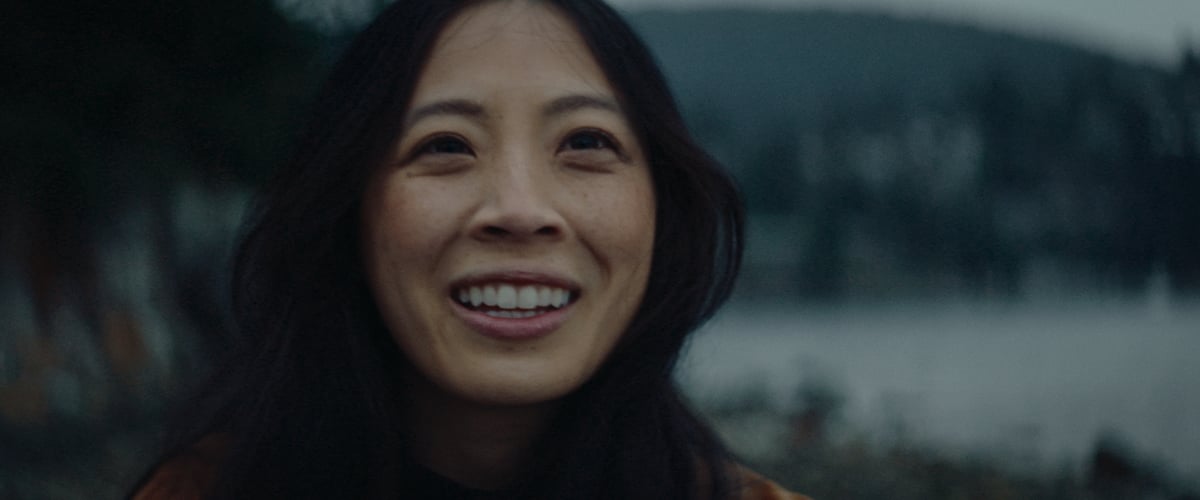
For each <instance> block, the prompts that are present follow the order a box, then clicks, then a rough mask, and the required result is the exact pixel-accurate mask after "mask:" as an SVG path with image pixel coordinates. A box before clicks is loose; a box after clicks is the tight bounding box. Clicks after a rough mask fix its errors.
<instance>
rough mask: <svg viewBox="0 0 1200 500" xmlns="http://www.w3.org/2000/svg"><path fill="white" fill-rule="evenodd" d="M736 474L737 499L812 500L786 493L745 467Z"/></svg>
mask: <svg viewBox="0 0 1200 500" xmlns="http://www.w3.org/2000/svg"><path fill="white" fill-rule="evenodd" d="M737 473H738V477H739V478H740V487H741V488H740V491H739V493H740V495H739V496H738V497H737V498H739V499H740V500H812V499H811V498H809V497H806V496H804V495H801V494H799V493H793V492H791V491H788V490H786V489H784V488H783V487H782V486H780V485H778V484H775V482H774V481H771V480H770V479H767V478H765V477H762V476H761V475H759V474H758V473H756V472H754V471H752V470H750V469H747V468H745V467H739V468H738V470H737Z"/></svg>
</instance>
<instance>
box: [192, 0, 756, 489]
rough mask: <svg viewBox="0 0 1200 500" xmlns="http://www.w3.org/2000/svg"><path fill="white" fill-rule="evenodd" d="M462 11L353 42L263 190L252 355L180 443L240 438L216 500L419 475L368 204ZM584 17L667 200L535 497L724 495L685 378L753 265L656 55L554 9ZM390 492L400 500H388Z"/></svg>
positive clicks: (441, 5) (433, 0) (255, 240)
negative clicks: (367, 231)
mask: <svg viewBox="0 0 1200 500" xmlns="http://www.w3.org/2000/svg"><path fill="white" fill-rule="evenodd" d="M476 3H478V2H472V1H462V0H458V1H455V0H397V1H396V2H395V3H393V4H392V5H391V6H390V7H389V8H388V9H387V10H385V11H384V12H383V13H382V14H381V15H380V16H378V17H377V18H376V19H375V21H374V22H373V23H372V24H371V25H370V26H368V27H367V28H366V29H365V30H364V31H363V32H362V33H360V34H359V35H358V36H357V37H356V38H355V39H354V40H353V41H352V42H351V44H350V45H349V47H348V48H347V49H346V51H345V52H344V54H343V55H342V57H341V59H340V60H339V62H338V63H337V64H336V65H335V66H334V68H333V70H332V72H331V74H330V76H329V78H328V80H327V82H326V84H325V86H324V87H323V89H322V91H321V92H320V94H319V96H318V99H317V102H316V105H315V107H314V110H313V116H312V117H311V120H310V123H309V126H308V128H307V129H306V130H305V132H304V134H303V135H302V136H301V140H300V142H299V144H298V147H297V148H296V150H295V155H294V156H293V157H292V158H291V161H290V162H288V163H286V164H285V165H284V168H283V169H282V170H280V171H279V172H278V173H277V177H276V178H275V179H274V180H273V181H272V182H270V183H269V184H268V185H267V187H266V188H265V190H264V191H263V193H262V194H261V196H260V199H259V202H258V204H257V206H256V208H255V209H254V210H253V212H252V214H251V219H250V226H249V227H250V228H251V229H250V231H249V232H248V233H247V234H246V236H245V238H244V240H243V242H242V245H241V247H240V250H239V254H238V257H237V261H236V265H235V269H234V275H235V282H234V290H235V292H234V313H235V315H236V319H237V324H238V328H239V331H240V332H241V333H242V335H241V337H240V339H241V340H240V341H239V342H240V343H239V344H238V345H236V346H232V348H231V350H230V354H229V356H228V357H227V359H225V360H224V361H222V362H221V363H220V364H219V365H218V368H217V370H218V371H219V377H218V379H217V381H216V382H215V383H214V384H212V385H211V386H210V387H211V389H210V390H208V391H207V392H205V393H204V395H203V397H202V398H201V401H200V402H199V403H197V405H198V406H197V408H208V410H207V411H199V410H197V411H196V412H195V413H194V414H193V415H192V416H191V418H190V419H189V421H190V425H188V426H185V427H183V428H182V429H181V431H180V434H179V435H180V436H181V437H180V442H181V443H188V442H191V443H194V442H195V441H196V440H198V439H200V438H202V437H203V436H211V435H214V434H221V435H228V436H229V437H230V438H231V439H232V443H231V444H230V446H229V449H228V455H227V456H226V458H225V460H223V462H222V465H221V471H220V476H219V478H218V480H217V483H216V484H215V486H214V490H213V491H212V493H213V496H216V497H238V498H242V497H286V498H293V497H323V498H330V497H368V496H373V495H376V494H379V493H381V492H382V490H380V486H379V485H380V484H381V483H380V481H378V478H379V476H381V475H383V474H385V473H389V474H390V473H392V472H394V471H396V470H397V468H401V469H402V468H403V467H406V466H410V465H406V464H405V459H404V458H403V457H404V456H405V453H404V449H405V448H404V442H403V438H402V437H401V433H400V432H399V430H398V429H396V427H395V426H396V422H397V421H398V420H399V419H398V418H397V413H398V408H399V405H401V404H403V403H402V402H401V401H399V398H398V396H397V395H398V394H402V393H403V388H402V387H398V386H397V384H398V383H399V382H398V377H396V376H395V374H396V371H397V368H396V367H397V366H400V364H402V363H405V361H404V360H403V357H402V355H401V354H400V353H399V350H398V348H397V347H396V345H395V344H394V342H393V341H392V340H391V337H390V336H389V335H388V334H387V333H386V331H385V329H384V327H383V325H382V323H381V321H380V319H379V314H378V311H377V310H376V309H375V307H376V306H375V304H374V302H373V300H372V298H371V296H370V293H369V292H368V290H367V287H366V284H365V281H364V279H363V275H362V269H361V266H360V262H359V260H360V259H359V248H358V246H359V241H360V237H359V229H360V221H359V219H360V204H361V200H362V196H363V193H364V191H365V189H366V186H367V182H368V178H369V177H370V175H371V171H372V169H373V168H375V167H376V166H378V165H381V164H382V163H383V158H384V157H385V155H386V154H387V152H388V149H389V147H390V145H391V144H392V141H393V140H394V139H395V137H397V135H398V134H399V132H400V128H401V125H402V123H401V119H402V117H403V116H404V112H405V108H406V106H407V105H408V101H409V99H410V98H411V95H412V93H413V88H414V86H415V83H416V81H417V77H418V75H419V73H420V71H421V68H422V65H423V63H424V61H425V59H426V58H427V57H428V54H429V53H430V52H431V45H432V44H433V43H434V42H435V41H436V39H437V37H438V35H439V33H440V31H441V29H442V27H443V26H444V25H445V24H446V23H447V22H448V21H449V20H450V19H451V18H453V17H454V16H455V15H456V14H457V13H458V12H460V11H462V10H463V9H464V8H465V7H467V6H470V5H473V4H476ZM542 3H544V4H548V5H552V6H554V8H557V9H559V10H560V12H562V13H564V14H565V15H567V16H568V18H570V19H571V20H572V21H573V22H574V24H575V27H576V28H577V29H578V30H579V32H580V33H581V34H582V37H583V39H584V40H585V41H586V42H587V43H588V45H589V47H590V49H591V51H592V55H593V56H594V57H595V59H596V60H597V62H598V63H599V65H600V67H601V68H602V69H603V70H604V72H605V74H606V75H607V77H608V78H609V80H610V83H611V84H612V85H613V87H614V88H615V90H616V92H617V94H618V98H619V99H620V100H621V105H622V106H623V108H624V112H625V113H626V116H628V117H629V120H630V123H631V124H632V125H633V126H634V127H635V130H636V132H637V133H638V135H639V139H640V141H641V143H642V145H643V147H644V149H645V151H646V152H647V158H648V160H649V164H650V166H651V170H652V176H653V182H654V192H655V196H656V203H657V224H656V228H657V233H656V234H655V242H654V253H653V262H652V267H651V269H652V271H651V275H650V279H649V284H648V286H647V290H646V293H645V296H644V299H643V302H642V304H641V307H640V308H639V310H638V311H637V313H636V315H635V316H634V318H633V321H632V322H631V324H630V326H629V329H628V331H627V332H626V334H625V336H624V337H623V338H622V341H621V342H620V343H619V345H618V346H617V347H616V348H615V350H614V352H613V353H612V354H611V356H610V358H609V359H608V360H607V361H606V363H605V364H604V366H602V367H601V368H600V370H599V371H598V372H597V373H596V374H595V375H594V376H593V377H592V378H591V379H590V380H589V381H588V382H587V383H586V384H584V386H583V387H581V388H580V389H579V390H577V391H576V392H575V393H573V394H572V395H570V396H569V397H568V398H567V400H566V401H565V402H564V405H563V406H564V410H563V411H562V412H560V414H559V417H558V418H557V420H556V421H555V422H554V423H553V425H552V426H551V429H550V430H549V431H548V432H547V434H546V435H545V436H543V438H542V439H543V440H544V442H545V443H546V445H547V447H548V449H549V450H550V451H549V452H548V454H547V455H546V456H545V457H542V459H543V460H545V461H546V463H547V464H554V467H533V468H531V469H532V470H534V471H535V472H533V476H531V477H526V478H522V479H521V480H520V481H518V483H517V484H518V486H517V488H518V491H517V493H518V494H519V496H524V497H530V498H653V499H662V498H697V497H699V498H713V499H716V498H721V497H723V496H725V495H726V494H727V492H728V490H729V483H730V481H729V480H728V479H727V474H726V470H727V467H728V465H729V463H728V462H729V457H728V456H727V455H726V452H725V451H724V448H723V447H722V446H721V445H720V443H719V442H718V441H717V439H715V437H714V436H713V434H712V432H711V431H710V430H709V429H708V428H707V427H706V426H705V425H704V424H703V423H701V422H700V421H699V420H698V419H697V418H696V417H695V416H694V415H693V414H692V412H691V411H690V410H689V409H688V407H687V406H686V404H685V403H684V402H683V401H682V399H681V397H680V395H679V393H678V391H677V389H676V387H675V385H674V383H673V381H672V378H671V373H672V370H673V368H674V365H675V362H676V359H677V358H678V355H679V352H680V350H681V349H682V347H683V345H684V342H685V341H686V339H687V337H688V335H689V334H690V333H691V332H692V331H693V330H695V329H696V328H697V327H698V326H699V325H700V324H701V323H703V322H704V321H705V320H706V319H708V318H709V317H710V316H711V315H712V314H713V313H714V312H715V310H716V309H717V307H718V306H719V305H720V304H721V303H723V302H724V301H725V299H726V298H728V296H729V294H730V292H731V289H732V287H733V281H734V278H735V276H736V274H737V270H738V266H739V263H740V260H741V253H742V243H743V241H742V234H743V212H742V208H741V207H742V205H741V200H740V198H739V196H738V194H737V191H736V189H735V188H734V186H733V183H732V182H731V180H730V179H729V178H728V177H727V175H726V174H725V173H724V172H723V171H722V169H721V168H720V167H719V165H718V164H717V163H716V162H714V161H713V160H712V159H711V158H710V157H709V156H708V155H707V154H706V153H705V152H704V151H703V150H702V149H701V148H700V147H698V146H697V145H696V144H695V143H694V141H693V140H692V138H691V136H690V135H689V134H688V132H687V130H686V127H685V125H684V122H683V120H682V118H681V116H680V114H679V111H678V109H677V108H676V105H675V101H674V99H673V97H672V95H671V92H670V90H669V89H668V87H667V84H666V81H665V78H664V77H663V75H662V74H661V72H660V71H659V69H658V67H657V65H656V64H655V63H654V60H653V58H652V57H651V55H650V53H649V51H648V50H647V49H646V47H645V46H644V44H643V43H642V42H641V41H640V40H639V39H638V37H637V36H636V35H635V34H634V32H633V31H632V29H630V27H629V26H628V25H627V24H626V23H625V22H624V21H623V20H622V19H621V18H620V16H619V15H618V14H617V13H616V12H615V11H613V10H612V9H611V8H610V7H608V6H607V5H605V4H604V3H603V2H601V1H600V0H544V1H543V2H542ZM393 493H394V492H393Z"/></svg>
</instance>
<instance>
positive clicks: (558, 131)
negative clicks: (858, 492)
mask: <svg viewBox="0 0 1200 500" xmlns="http://www.w3.org/2000/svg"><path fill="white" fill-rule="evenodd" d="M741 234H742V213H741V208H740V200H739V199H738V197H737V194H736V191H735V190H734V189H733V187H732V184H731V183H730V181H729V179H728V178H727V177H726V176H725V174H723V173H722V172H721V170H720V168H719V167H718V166H717V165H716V164H715V163H714V162H713V161H712V160H710V159H709V158H708V156H707V155H705V154H704V153H703V151H702V150H701V149H699V148H698V147H696V146H695V145H694V144H693V143H692V141H691V139H690V137H689V136H688V134H687V132H686V130H685V129H684V127H683V124H682V120H681V119H680V117H679V114H678V112H677V110H676V109H675V106H674V103H673V101H672V99H671V96H670V93H669V92H668V91H667V88H666V86H665V83H664V82H663V79H662V76H661V74H660V73H659V72H658V70H657V68H656V67H655V66H654V64H653V61H652V60H651V58H650V57H649V55H648V53H647V51H646V49H645V48H644V47H643V46H642V45H641V43H640V42H639V41H638V40H637V38H636V37H635V36H634V35H633V34H632V32H631V31H630V30H629V28H628V27H627V26H626V25H625V24H624V22H623V21H621V20H620V18H619V17H617V16H616V14H615V13H614V12H613V11H612V10H611V9H609V8H608V7H607V6H605V5H603V4H602V3H600V2H598V1H587V0H583V1H566V0H564V1H544V2H537V1H520V0H518V1H490V2H451V1H445V2H436V1H434V2H431V1H398V2H396V3H395V4H393V5H392V6H391V7H390V8H389V9H388V10H387V11H385V12H384V13H383V14H382V15H381V16H380V17H379V18H378V19H377V20H376V21H375V22H374V23H373V24H372V25H371V26H370V27H368V28H367V30H366V31H365V32H364V33H362V34H361V35H359V37H358V38H357V39H356V40H355V42H354V43H353V44H352V45H351V47H350V48H349V49H348V50H347V52H346V53H345V54H344V55H343V57H342V60H341V61H340V62H339V64H338V65H337V67H336V68H335V70H334V72H333V74H332V75H331V77H330V80H329V82H328V83H327V85H326V87H325V89H324V91H323V93H322V94H321V96H320V98H319V101H318V107H317V109H316V116H315V117H314V119H313V121H312V125H311V126H310V128H309V130H308V131H307V133H306V135H305V137H304V140H303V141H302V142H301V144H300V147H299V149H298V153H297V155H296V156H295V158H294V160H293V161H292V162H291V163H289V164H288V165H286V166H285V168H284V169H283V170H282V171H281V172H280V173H279V177H278V178H277V179H276V180H275V181H274V182H273V183H272V184H271V185H270V186H268V189H267V191H266V192H265V193H264V194H263V198H262V202H261V204H260V209H259V210H258V212H257V213H256V214H255V218H254V220H253V230H252V231H251V232H250V233H249V234H248V236H247V238H246V239H245V241H244V243H243V246H242V248H241V253H240V255H239V260H238V263H237V268H236V275H237V287H238V288H237V290H236V296H235V303H236V306H237V310H236V312H237V315H238V320H239V327H240V328H241V330H242V331H243V332H244V334H245V335H246V337H245V342H244V343H243V345H241V346H238V347H239V348H240V349H238V350H235V351H234V352H233V354H232V355H231V358H230V360H229V361H227V362H226V363H225V364H223V365H222V366H223V367H225V368H227V369H226V370H223V371H222V372H221V373H220V374H219V377H218V378H217V379H216V380H215V381H214V382H213V384H212V385H211V388H210V389H209V390H208V391H207V392H205V393H204V397H203V398H201V400H200V401H199V403H198V405H196V406H194V407H196V408H205V409H209V411H207V412H199V413H194V414H193V415H192V416H191V418H190V419H188V421H187V422H185V425H184V426H183V427H182V428H181V430H180V432H179V436H178V439H177V443H175V445H174V446H173V447H171V448H170V452H169V453H168V454H167V456H166V458H165V459H164V460H163V461H162V463H161V464H160V465H158V466H156V467H155V468H153V469H152V470H151V472H150V473H149V474H148V475H147V478H146V479H145V480H144V481H143V483H142V484H140V485H139V486H138V488H137V489H136V492H135V498H179V497H181V496H182V497H200V496H209V497H219V498H233V497H236V498H247V497H249V498H259V497H268V498H277V497H281V498H361V497H370V498H396V497H403V498H463V497H470V498H476V497H481V498H596V499H608V498H622V499H632V498H647V499H663V498H704V499H717V498H746V499H753V498H765V499H769V498H799V497H798V496H797V495H792V494H790V493H787V492H785V491H784V490H782V489H781V488H779V487H778V486H776V485H774V483H771V482H769V481H767V480H765V479H762V478H761V477H759V476H757V475H755V474H753V473H751V472H749V471H746V470H745V469H743V468H741V467H740V466H738V465H737V464H736V463H735V462H734V461H733V460H732V459H731V458H730V457H729V456H728V455H727V454H726V453H725V452H724V449H723V447H722V446H721V445H720V444H719V442H718V441H717V440H716V439H715V437H714V436H713V434H712V433H711V432H710V431H709V430H708V429H707V427H706V426H705V425H704V424H703V423H701V422H700V421H699V420H698V419H696V418H695V417H694V416H693V415H692V413H691V412H690V411H689V410H688V408H687V407H686V405H685V404H684V403H683V402H682V401H681V399H680V397H679V394H678V392H677V391H676V388H675V386H674V384H673V382H672V380H671V372H672V368H673V365H674V363H675V359H676V358H677V356H678V354H679V350H680V348H681V346H682V345H683V342H684V340H685V339H686V338H687V336H688V335H689V334H690V333H691V332H692V330H694V329H695V328H696V327H697V326H698V325H699V324H701V323H702V322H703V321H704V320H706V319H707V318H708V317H709V316H711V314H712V313H713V312H714V311H715V309H716V308H717V307H718V306H719V305H720V303H721V302H723V301H724V299H725V298H726V297H727V296H728V294H729V291H730V289H731V287H732V282H733V279H734V276H735V274H736V270H737V266H738V261H739V259H740V255H741Z"/></svg>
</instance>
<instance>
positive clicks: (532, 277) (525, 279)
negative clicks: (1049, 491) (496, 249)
mask: <svg viewBox="0 0 1200 500" xmlns="http://www.w3.org/2000/svg"><path fill="white" fill-rule="evenodd" d="M488 283H511V284H514V285H546V286H552V287H556V288H565V289H567V290H570V291H571V292H572V293H578V292H579V283H576V282H574V281H572V280H570V279H567V278H564V277H562V276H558V275H555V274H550V273H544V272H538V271H493V272H484V273H473V274H469V275H467V276H465V277H463V278H460V279H457V280H454V282H453V283H451V284H450V289H449V290H447V291H446V293H447V294H452V293H453V292H454V291H455V290H458V289H459V288H465V287H468V286H473V285H484V284H488Z"/></svg>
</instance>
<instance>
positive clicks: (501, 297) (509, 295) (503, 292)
mask: <svg viewBox="0 0 1200 500" xmlns="http://www.w3.org/2000/svg"><path fill="white" fill-rule="evenodd" d="M496 306H497V307H499V308H501V309H516V308H517V289H516V288H514V287H513V286H512V285H500V286H499V287H497V288H496Z"/></svg>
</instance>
